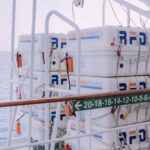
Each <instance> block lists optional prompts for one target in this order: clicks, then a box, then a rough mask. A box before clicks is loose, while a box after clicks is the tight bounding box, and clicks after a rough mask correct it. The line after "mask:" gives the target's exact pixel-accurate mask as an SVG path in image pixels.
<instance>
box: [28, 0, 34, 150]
mask: <svg viewBox="0 0 150 150" xmlns="http://www.w3.org/2000/svg"><path fill="white" fill-rule="evenodd" d="M32 7H33V8H32V29H31V32H32V43H31V54H30V88H29V94H30V95H29V97H30V99H31V100H32V98H33V69H34V50H35V46H34V45H35V42H34V41H35V26H36V0H33V6H32ZM28 120H29V124H28V141H29V143H30V142H31V132H32V131H31V128H32V106H29V118H28ZM29 150H31V148H30V147H29Z"/></svg>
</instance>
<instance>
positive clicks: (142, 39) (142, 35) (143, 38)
mask: <svg viewBox="0 0 150 150" xmlns="http://www.w3.org/2000/svg"><path fill="white" fill-rule="evenodd" d="M139 36H140V45H146V43H147V41H146V33H144V32H140V33H139Z"/></svg>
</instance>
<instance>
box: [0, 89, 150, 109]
mask: <svg viewBox="0 0 150 150" xmlns="http://www.w3.org/2000/svg"><path fill="white" fill-rule="evenodd" d="M148 93H150V89H146V90H136V91H123V92H122V91H121V92H109V93H108V92H107V93H100V94H89V95H81V96H64V97H55V98H39V99H32V100H31V99H24V100H23V99H22V100H14V101H5V102H0V108H1V107H13V106H22V105H34V104H44V103H55V102H66V101H71V100H74V101H78V100H80V101H82V100H91V99H98V98H109V97H114V96H125V95H134V94H148Z"/></svg>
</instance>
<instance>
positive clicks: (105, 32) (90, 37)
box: [67, 26, 148, 51]
mask: <svg viewBox="0 0 150 150" xmlns="http://www.w3.org/2000/svg"><path fill="white" fill-rule="evenodd" d="M76 36H77V35H76V32H75V31H70V32H69V33H68V36H67V39H68V40H67V41H68V42H67V47H68V50H70V51H73V50H76V49H77V42H76ZM80 36H81V50H87V51H89V50H92V51H95V50H115V51H116V50H118V46H119V45H120V46H121V49H122V50H131V51H134V50H135V51H137V50H138V49H139V45H140V47H141V50H148V44H147V32H146V31H145V30H143V29H142V28H133V27H119V26H118V27H116V26H105V27H95V28H88V29H82V30H81V33H80Z"/></svg>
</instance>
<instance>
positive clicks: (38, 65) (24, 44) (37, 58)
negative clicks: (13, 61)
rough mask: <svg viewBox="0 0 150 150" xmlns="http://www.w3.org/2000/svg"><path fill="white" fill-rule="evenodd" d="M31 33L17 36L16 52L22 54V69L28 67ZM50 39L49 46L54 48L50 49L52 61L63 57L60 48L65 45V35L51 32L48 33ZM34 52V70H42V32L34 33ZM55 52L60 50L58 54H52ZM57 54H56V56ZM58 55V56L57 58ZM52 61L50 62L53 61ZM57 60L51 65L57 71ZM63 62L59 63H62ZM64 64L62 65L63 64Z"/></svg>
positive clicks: (43, 44)
mask: <svg viewBox="0 0 150 150" xmlns="http://www.w3.org/2000/svg"><path fill="white" fill-rule="evenodd" d="M31 39H32V37H31V35H22V36H20V38H19V44H18V52H19V53H20V54H21V55H22V59H23V69H25V70H26V69H27V68H29V67H30V53H31V42H32V40H31ZM50 40H51V46H52V48H54V50H51V48H50V50H51V52H52V59H53V61H54V60H55V59H60V60H61V58H64V55H63V53H61V50H62V49H63V48H64V47H65V46H66V36H65V35H63V34H54V33H51V34H50V35H49V41H50ZM34 44H35V52H34V70H36V71H43V70H44V61H45V58H44V51H45V36H44V34H36V35H35V43H34ZM55 52H60V53H59V55H58V54H54V53H55ZM56 55H58V56H56ZM58 57H59V58H58ZM53 61H52V62H53ZM57 64H58V62H57V63H56V64H54V65H52V68H51V69H52V70H53V71H57V70H58V69H59V68H58V65H57ZM62 64H63V63H60V65H62ZM63 66H64V65H63Z"/></svg>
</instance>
